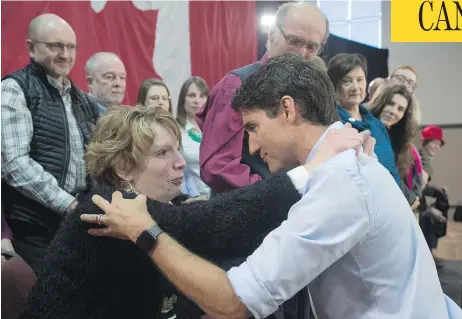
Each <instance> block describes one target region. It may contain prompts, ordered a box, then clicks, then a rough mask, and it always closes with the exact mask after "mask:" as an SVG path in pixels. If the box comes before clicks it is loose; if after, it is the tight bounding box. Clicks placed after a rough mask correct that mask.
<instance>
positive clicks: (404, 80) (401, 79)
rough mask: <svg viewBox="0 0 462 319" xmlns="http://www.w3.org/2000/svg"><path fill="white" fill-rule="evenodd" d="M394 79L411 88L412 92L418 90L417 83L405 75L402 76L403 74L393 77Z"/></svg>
mask: <svg viewBox="0 0 462 319" xmlns="http://www.w3.org/2000/svg"><path fill="white" fill-rule="evenodd" d="M392 78H395V79H397V80H398V82H400V83H401V84H406V85H407V86H409V87H410V88H411V89H412V90H415V89H416V88H417V83H415V82H414V81H413V80H411V79H408V78H407V77H405V76H404V75H401V74H396V75H393V76H392Z"/></svg>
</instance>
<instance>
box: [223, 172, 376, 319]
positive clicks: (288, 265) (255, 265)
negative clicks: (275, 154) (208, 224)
mask: <svg viewBox="0 0 462 319" xmlns="http://www.w3.org/2000/svg"><path fill="white" fill-rule="evenodd" d="M355 178H359V177H358V176H356V175H355V174H354V173H351V172H348V171H346V170H345V169H344V168H343V167H340V166H339V165H337V164H330V165H324V166H323V167H321V168H319V169H318V170H316V171H315V172H314V173H313V174H312V176H311V178H310V180H309V182H308V184H307V193H306V194H305V195H304V196H303V198H302V199H301V200H300V201H299V202H298V203H297V204H295V205H294V206H293V207H292V208H291V210H290V212H289V216H288V219H287V220H286V221H284V222H283V223H282V224H281V226H280V227H278V228H276V229H275V230H273V231H272V232H271V233H270V234H268V236H267V237H266V238H265V240H264V241H263V243H262V244H261V245H260V247H258V248H257V250H255V252H254V253H253V254H252V255H251V256H250V257H248V258H247V261H246V262H244V263H243V264H241V265H240V266H239V267H235V268H232V269H231V270H229V272H228V277H229V280H230V282H231V284H232V286H233V288H234V291H235V293H236V295H237V296H238V298H239V299H240V300H241V302H243V303H244V304H245V305H246V306H247V308H248V309H249V311H250V312H251V313H252V314H253V315H254V316H255V318H264V317H266V316H268V315H270V314H271V313H273V312H274V311H276V309H277V307H278V306H279V305H281V304H282V303H283V302H284V301H286V300H288V299H290V298H291V297H292V296H293V295H295V294H296V293H297V292H298V291H300V290H301V289H302V288H303V287H305V286H307V285H308V284H309V283H310V282H311V281H312V280H313V279H314V278H316V277H317V276H318V275H319V274H320V273H322V272H323V271H324V270H325V269H327V268H328V267H329V266H330V265H332V264H333V263H334V262H335V261H337V260H338V259H340V258H341V257H342V256H344V255H345V254H346V253H348V252H349V251H350V250H351V249H352V248H353V247H354V246H355V245H356V244H357V243H358V242H360V241H361V239H362V238H363V237H364V236H365V235H366V233H367V231H368V229H369V213H368V210H367V206H366V203H365V200H364V198H363V196H362V194H361V191H360V189H359V187H358V181H356V182H355V181H354V179H355ZM340 187H341V191H339V190H340V189H339V188H340Z"/></svg>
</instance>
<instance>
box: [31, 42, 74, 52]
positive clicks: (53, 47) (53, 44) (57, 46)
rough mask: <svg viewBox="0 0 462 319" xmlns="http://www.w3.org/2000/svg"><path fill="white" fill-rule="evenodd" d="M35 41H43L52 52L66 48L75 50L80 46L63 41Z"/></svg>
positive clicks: (71, 50)
mask: <svg viewBox="0 0 462 319" xmlns="http://www.w3.org/2000/svg"><path fill="white" fill-rule="evenodd" d="M33 42H34V43H43V44H45V46H46V47H47V48H48V49H49V50H50V51H52V52H64V48H66V49H67V51H69V52H75V51H76V50H77V49H78V48H80V46H78V45H76V44H73V43H71V44H64V43H61V42H45V41H33Z"/></svg>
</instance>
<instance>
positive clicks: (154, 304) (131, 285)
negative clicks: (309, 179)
mask: <svg viewBox="0 0 462 319" xmlns="http://www.w3.org/2000/svg"><path fill="white" fill-rule="evenodd" d="M114 190H115V189H114V188H112V187H101V186H99V187H94V188H93V189H92V190H91V191H90V192H89V193H88V194H85V195H83V196H82V197H81V198H79V205H78V207H77V209H76V210H75V211H74V212H73V213H72V214H71V215H70V216H68V218H66V219H65V220H64V221H63V223H62V225H61V227H60V229H59V231H58V233H57V235H56V237H55V238H54V240H53V241H52V243H51V244H50V246H49V249H48V253H47V256H46V258H45V261H44V264H43V267H42V268H41V270H40V271H39V273H38V274H37V275H38V281H37V284H36V285H35V287H34V288H33V289H32V291H31V293H30V296H29V300H28V304H27V307H26V310H25V312H24V313H23V314H22V315H21V316H20V318H22V319H26V318H29V319H30V318H37V319H67V318H68V319H71V318H72V319H96V318H101V319H103V318H104V319H115V318H127V319H129V318H136V319H144V318H146V319H148V318H149V319H153V318H155V317H156V316H158V315H159V313H160V307H161V303H162V299H163V294H164V285H163V284H162V282H164V281H163V280H162V279H163V277H162V275H161V273H160V272H159V271H158V269H157V268H156V267H155V266H154V265H153V263H152V262H151V260H150V258H149V257H148V256H147V255H145V254H144V253H143V252H142V250H141V249H139V248H138V247H136V246H135V245H134V244H133V243H131V242H129V241H123V240H118V239H113V238H102V237H93V236H90V235H88V234H87V233H86V230H87V229H88V228H89V225H88V224H85V223H83V222H81V221H80V215H81V214H83V213H92V214H99V213H101V210H100V209H99V208H98V207H96V206H95V205H94V204H93V203H92V201H91V196H92V195H93V194H98V195H101V196H102V197H104V198H106V199H108V200H110V198H111V195H112V193H113V191H114ZM124 197H125V198H133V197H134V195H133V194H124ZM299 199H300V195H299V193H298V192H297V190H296V189H295V187H294V186H293V184H292V182H291V180H290V179H289V177H288V176H287V175H286V174H282V173H281V174H277V175H275V176H273V177H271V178H269V179H267V180H265V181H261V182H258V183H255V184H254V185H251V186H248V187H246V188H242V189H239V190H235V191H233V192H229V193H225V194H222V195H220V196H217V197H214V198H211V199H210V200H209V201H201V202H194V203H191V204H188V205H183V206H172V205H168V204H163V203H160V202H157V201H153V200H150V201H148V210H149V212H150V214H151V215H152V216H153V218H154V219H155V220H156V221H157V223H158V224H159V226H160V227H162V229H164V230H165V231H166V232H168V233H169V234H170V235H171V236H173V237H174V238H176V239H177V240H178V241H179V242H181V243H182V244H183V245H184V246H185V247H186V248H188V249H189V250H191V251H193V252H195V253H196V254H198V255H200V256H203V257H205V258H207V259H209V260H211V261H214V262H217V263H222V262H223V261H225V260H229V259H236V258H237V259H238V260H239V259H242V258H243V257H246V256H248V255H249V254H251V253H252V252H253V251H254V250H255V249H256V248H257V247H258V246H259V245H260V243H261V241H262V239H263V238H264V236H265V235H266V234H267V233H268V232H269V231H271V230H272V229H274V228H276V227H277V226H279V225H280V223H281V222H282V221H283V220H285V219H286V217H287V213H288V211H289V209H290V207H291V206H292V205H293V204H294V203H295V202H296V201H298V200H299Z"/></svg>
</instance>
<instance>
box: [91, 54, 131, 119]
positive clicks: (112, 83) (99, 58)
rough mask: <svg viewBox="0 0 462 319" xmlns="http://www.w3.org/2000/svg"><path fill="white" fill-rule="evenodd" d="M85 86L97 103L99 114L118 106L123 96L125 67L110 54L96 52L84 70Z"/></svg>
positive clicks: (117, 58) (114, 55)
mask: <svg viewBox="0 0 462 319" xmlns="http://www.w3.org/2000/svg"><path fill="white" fill-rule="evenodd" d="M85 71H86V78H87V84H88V88H89V91H90V94H92V95H93V96H94V97H95V98H96V100H97V101H98V106H99V112H100V114H102V113H104V112H105V111H106V110H107V108H108V107H111V106H113V105H120V103H122V100H123V99H124V96H125V87H126V77H127V72H126V71H125V65H124V64H123V62H122V60H121V59H120V58H119V57H118V56H117V55H116V54H115V53H112V52H98V53H96V54H94V55H93V56H92V57H90V58H89V59H88V61H87V65H86V68H85Z"/></svg>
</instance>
